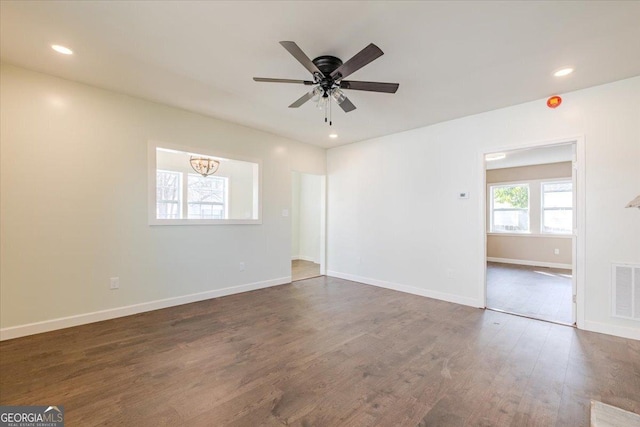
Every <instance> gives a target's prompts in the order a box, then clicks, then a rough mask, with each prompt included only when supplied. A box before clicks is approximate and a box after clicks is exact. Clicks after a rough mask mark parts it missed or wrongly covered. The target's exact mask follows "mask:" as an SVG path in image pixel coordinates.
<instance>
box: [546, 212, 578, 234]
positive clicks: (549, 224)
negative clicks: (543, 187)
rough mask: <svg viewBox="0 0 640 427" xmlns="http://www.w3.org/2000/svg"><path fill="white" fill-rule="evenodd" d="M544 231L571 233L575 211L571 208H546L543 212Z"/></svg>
mask: <svg viewBox="0 0 640 427" xmlns="http://www.w3.org/2000/svg"><path fill="white" fill-rule="evenodd" d="M542 222H543V228H544V230H543V231H544V232H546V233H565V234H568V233H571V229H572V223H573V212H572V211H571V210H570V209H569V210H545V211H544V212H543V214H542Z"/></svg>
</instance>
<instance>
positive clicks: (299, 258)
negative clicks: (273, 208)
mask: <svg viewBox="0 0 640 427" xmlns="http://www.w3.org/2000/svg"><path fill="white" fill-rule="evenodd" d="M325 193H326V191H325V177H324V176H320V175H312V174H307V173H301V172H296V171H293V172H292V173H291V281H294V282H295V281H297V280H303V279H309V278H312V277H317V276H321V275H324V274H325V267H324V264H325V256H324V251H325V245H324V239H325V231H324V230H325V197H326V195H325Z"/></svg>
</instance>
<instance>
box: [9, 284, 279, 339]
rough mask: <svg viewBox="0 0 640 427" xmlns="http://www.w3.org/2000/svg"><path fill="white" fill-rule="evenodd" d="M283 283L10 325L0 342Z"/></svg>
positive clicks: (218, 290) (198, 294)
mask: <svg viewBox="0 0 640 427" xmlns="http://www.w3.org/2000/svg"><path fill="white" fill-rule="evenodd" d="M285 283H291V276H287V277H280V278H278V279H271V280H265V281H262V282H255V283H248V284H245V285H238V286H230V287H228V288H222V289H214V290H211V291H205V292H198V293H195V294H189V295H183V296H179V297H172V298H165V299H161V300H156V301H149V302H143V303H140V304H133V305H128V306H125V307H117V308H110V309H107V310H100V311H94V312H92V313H84V314H77V315H75V316H68V317H60V318H58V319H51V320H45V321H42V322H35V323H29V324H26V325H18V326H11V327H8V328H2V329H0V341H4V340H9V339H12V338H19V337H24V336H27V335H33V334H39V333H42V332H49V331H55V330H57V329H64V328H70V327H72V326H79V325H85V324H87V323H94V322H101V321H103V320H109V319H115V318H116V317H124V316H130V315H132V314H138V313H143V312H145V311H153V310H159V309H161V308H167V307H174V306H176V305H182V304H189V303H192V302H197V301H204V300H207V299H212V298H219V297H223V296H227V295H232V294H239V293H242V292H249V291H255V290H257V289H263V288H269V287H271V286H277V285H284V284H285Z"/></svg>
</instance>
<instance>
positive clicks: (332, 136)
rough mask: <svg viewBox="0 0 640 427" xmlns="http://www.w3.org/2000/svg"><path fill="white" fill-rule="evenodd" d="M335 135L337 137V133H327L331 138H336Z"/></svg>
mask: <svg viewBox="0 0 640 427" xmlns="http://www.w3.org/2000/svg"><path fill="white" fill-rule="evenodd" d="M337 137H338V134H337V133H330V134H329V138H331V139H336V138H337Z"/></svg>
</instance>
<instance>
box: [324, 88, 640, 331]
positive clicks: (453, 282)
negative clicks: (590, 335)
mask: <svg viewBox="0 0 640 427" xmlns="http://www.w3.org/2000/svg"><path fill="white" fill-rule="evenodd" d="M563 100H564V101H563V103H562V106H561V107H560V108H558V109H556V110H552V109H549V108H547V107H546V105H545V100H544V99H541V100H538V101H534V102H530V103H526V104H522V105H518V106H514V107H509V108H505V109H501V110H496V111H491V112H487V113H483V114H478V115H475V116H470V117H465V118H462V119H458V120H453V121H449V122H445V123H441V124H437V125H433V126H429V127H425V128H419V129H415V130H411V131H407V132H403V133H399V134H394V135H389V136H386V137H382V138H377V139H373V140H369V141H364V142H361V143H356V144H351V145H347V146H343V147H338V148H334V149H330V150H329V151H328V153H327V171H328V194H329V200H328V225H329V232H328V267H327V269H328V270H329V271H328V274H330V275H337V276H342V277H348V278H352V279H355V280H360V281H367V282H369V283H372V284H378V285H382V286H389V287H396V288H398V289H403V290H407V291H412V292H415V293H420V294H423V295H427V296H433V297H437V298H442V299H447V300H450V301H456V302H460V303H465V304H469V305H475V306H483V305H484V301H482V289H483V286H484V284H483V283H482V282H483V279H482V276H481V275H482V271H483V263H484V259H483V254H482V247H483V236H484V224H483V222H482V200H481V197H482V196H481V194H480V188H481V184H480V183H481V182H482V181H483V173H484V171H483V170H482V164H481V156H480V153H481V152H483V151H489V150H492V149H495V151H498V150H500V149H504V148H506V147H511V146H518V145H522V144H524V143H528V142H537V141H545V140H555V139H558V138H562V137H565V136H566V137H569V136H576V135H584V136H585V145H586V149H585V150H586V164H585V169H584V170H585V173H586V272H585V273H586V274H585V292H584V295H583V296H584V298H585V306H584V315H585V322H584V325H582V326H583V327H585V328H586V329H591V330H596V331H601V332H607V333H612V334H617V335H622V336H629V337H635V338H640V324H639V323H638V322H634V321H632V320H624V319H615V318H612V317H611V316H610V301H611V298H610V280H611V277H610V276H611V263H612V262H629V263H640V212H638V210H637V209H624V206H625V204H626V203H627V202H628V201H629V200H631V199H632V198H633V197H635V196H636V195H637V193H638V189H639V188H640V167H638V164H639V161H640V77H635V78H632V79H627V80H623V81H619V82H615V83H611V84H607V85H603V86H598V87H594V88H590V89H586V90H581V91H577V92H573V93H567V94H563ZM459 191H469V192H470V196H471V197H470V198H469V199H466V200H465V199H462V200H461V199H457V198H456V195H457V193H458V192H459Z"/></svg>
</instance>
